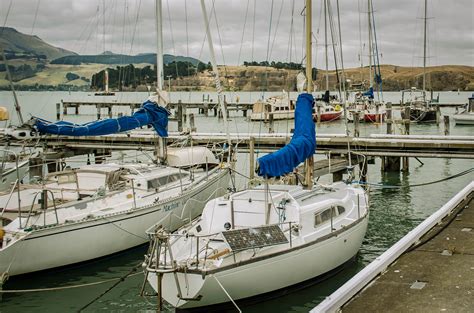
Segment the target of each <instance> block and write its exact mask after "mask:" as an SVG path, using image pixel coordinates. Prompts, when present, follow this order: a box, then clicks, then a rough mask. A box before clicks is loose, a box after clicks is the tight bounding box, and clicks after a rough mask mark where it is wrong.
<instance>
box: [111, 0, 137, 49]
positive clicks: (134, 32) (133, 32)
mask: <svg viewBox="0 0 474 313" xmlns="http://www.w3.org/2000/svg"><path fill="white" fill-rule="evenodd" d="M141 5H142V0H139V1H138V7H137V14H136V16H135V25H133V30H132V40H131V41H130V54H132V49H133V43H134V41H135V34H136V32H137V25H138V19H139V18H140V7H141ZM104 38H105V37H104ZM104 51H105V42H104Z"/></svg>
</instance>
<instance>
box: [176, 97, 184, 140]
mask: <svg viewBox="0 0 474 313" xmlns="http://www.w3.org/2000/svg"><path fill="white" fill-rule="evenodd" d="M177 113H178V116H177V119H178V131H179V132H182V131H183V106H182V103H181V100H178V110H177Z"/></svg>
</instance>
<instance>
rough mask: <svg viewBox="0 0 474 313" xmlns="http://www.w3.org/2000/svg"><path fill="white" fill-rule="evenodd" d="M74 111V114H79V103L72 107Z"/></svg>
mask: <svg viewBox="0 0 474 313" xmlns="http://www.w3.org/2000/svg"><path fill="white" fill-rule="evenodd" d="M74 109H75V110H74V113H76V115H79V104H76V106H75V107H74Z"/></svg>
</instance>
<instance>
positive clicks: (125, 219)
mask: <svg viewBox="0 0 474 313" xmlns="http://www.w3.org/2000/svg"><path fill="white" fill-rule="evenodd" d="M228 183H229V175H228V172H227V171H226V170H222V171H220V173H219V174H217V175H216V176H211V177H210V178H209V180H208V181H206V182H205V183H203V184H201V185H199V186H197V187H196V188H193V189H191V190H189V191H186V192H184V193H183V194H182V195H180V196H178V197H173V198H169V199H166V200H164V201H160V202H159V203H157V204H156V205H150V206H147V207H143V208H137V209H130V210H127V211H124V212H120V213H117V214H114V215H112V216H107V217H105V216H103V217H99V218H97V219H92V220H90V221H87V220H86V221H81V222H75V223H71V224H67V223H66V224H61V225H60V226H51V227H47V228H43V229H39V230H33V231H31V232H30V233H28V234H27V235H26V236H25V237H23V238H21V239H19V240H17V241H16V242H14V243H12V244H9V245H7V246H6V247H4V248H0V275H1V274H2V273H8V275H9V276H13V275H19V274H25V273H30V272H35V271H40V270H45V269H50V268H55V267H60V266H65V265H70V264H74V263H79V262H83V261H87V260H91V259H95V258H99V257H102V256H106V255H109V254H113V253H116V252H120V251H123V250H126V249H129V248H132V247H135V246H138V245H141V244H144V243H146V242H148V238H147V237H146V234H145V230H146V229H148V228H149V227H151V226H152V225H155V224H156V223H157V222H158V224H160V222H161V223H163V224H164V225H166V227H169V228H170V229H177V228H179V227H180V226H182V225H183V224H184V223H185V222H186V221H188V220H189V217H190V216H192V217H193V218H194V217H196V216H197V215H199V214H200V213H201V211H202V209H203V207H204V204H205V203H206V201H208V200H209V199H210V198H213V197H217V196H221V195H223V194H224V193H225V192H226V187H227V186H228ZM191 198H192V199H193V201H192V204H193V205H186V203H187V201H188V200H189V199H191ZM194 200H197V201H194ZM191 209H192V211H191V212H189V211H187V210H191ZM183 211H186V212H183ZM178 216H181V217H183V218H182V219H180V218H178Z"/></svg>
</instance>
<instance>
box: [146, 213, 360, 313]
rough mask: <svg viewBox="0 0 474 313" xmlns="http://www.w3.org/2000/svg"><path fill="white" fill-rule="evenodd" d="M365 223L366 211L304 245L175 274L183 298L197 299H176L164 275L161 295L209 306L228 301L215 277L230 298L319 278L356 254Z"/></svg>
mask: <svg viewBox="0 0 474 313" xmlns="http://www.w3.org/2000/svg"><path fill="white" fill-rule="evenodd" d="M367 224H368V214H366V216H365V217H364V218H363V219H361V220H360V221H359V222H358V223H357V224H356V225H354V226H352V227H351V229H348V230H344V231H343V232H341V233H340V234H338V235H337V236H331V237H329V238H327V239H326V240H323V241H320V242H316V243H313V244H308V245H303V246H302V247H300V248H295V249H293V250H289V251H288V252H285V253H282V254H280V255H277V256H273V257H270V258H265V259H263V260H261V261H257V262H251V263H249V264H246V265H239V266H237V267H233V268H229V269H223V270H217V271H215V272H212V271H211V273H209V274H207V275H206V276H205V277H204V278H203V276H202V275H201V274H200V273H197V274H196V273H194V274H191V273H186V274H184V273H177V275H178V280H179V284H180V286H181V293H182V296H183V298H196V297H199V296H202V298H201V299H200V300H182V299H179V298H178V297H177V295H178V290H177V287H176V283H175V278H174V276H173V274H172V273H167V274H164V276H163V286H166V288H163V298H164V299H165V300H166V301H168V302H169V303H170V304H171V305H173V306H175V307H178V308H192V307H200V306H208V305H213V304H218V303H224V302H228V301H230V299H229V298H228V297H227V296H226V294H225V292H224V291H223V290H222V288H221V287H220V286H219V284H218V282H217V280H218V281H219V282H220V283H221V284H222V286H223V287H224V288H225V290H226V291H227V293H228V294H229V295H230V296H231V297H232V299H233V300H238V299H244V298H248V297H252V296H256V295H259V294H263V293H267V292H270V291H275V290H278V289H281V288H285V287H288V286H291V285H295V284H298V283H301V282H303V281H306V280H308V279H311V278H315V277H318V276H320V275H322V274H324V273H327V272H329V271H331V270H333V269H335V268H337V267H338V266H340V265H342V264H344V263H345V262H347V261H348V260H350V259H351V258H352V257H354V256H355V255H356V254H357V252H358V250H359V248H360V246H361V244H362V240H363V238H364V235H365V233H366V230H367ZM148 275H149V276H148V282H149V283H150V284H151V286H152V287H153V289H155V290H157V276H156V274H155V273H152V272H150V273H149V274H148ZM216 279H217V280H216Z"/></svg>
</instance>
